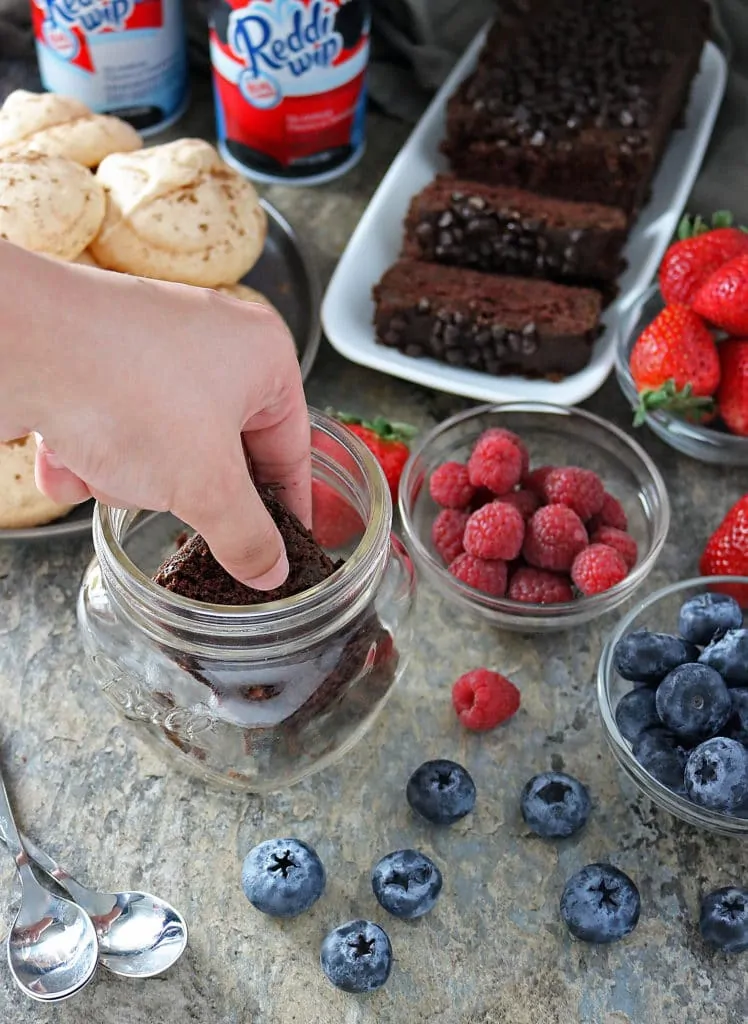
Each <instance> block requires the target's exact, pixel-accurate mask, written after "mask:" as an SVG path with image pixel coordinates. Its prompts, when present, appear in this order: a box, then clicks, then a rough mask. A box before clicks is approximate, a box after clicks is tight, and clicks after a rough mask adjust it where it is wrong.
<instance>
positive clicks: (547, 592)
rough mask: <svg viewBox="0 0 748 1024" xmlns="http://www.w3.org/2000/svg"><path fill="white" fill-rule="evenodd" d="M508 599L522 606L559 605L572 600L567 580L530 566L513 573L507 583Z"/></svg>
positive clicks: (572, 596) (572, 595) (553, 573)
mask: <svg viewBox="0 0 748 1024" xmlns="http://www.w3.org/2000/svg"><path fill="white" fill-rule="evenodd" d="M509 597H510V598H511V599H512V600H513V601H522V602H523V603H524V604H559V603H560V602H561V601H573V600H574V594H573V592H572V589H571V586H570V585H569V581H568V579H566V578H565V577H563V576H558V575H557V574H556V573H555V572H548V571H547V570H545V569H533V568H532V567H531V566H525V567H524V568H522V569H517V571H516V572H515V573H514V575H513V576H512V578H511V580H510V581H509Z"/></svg>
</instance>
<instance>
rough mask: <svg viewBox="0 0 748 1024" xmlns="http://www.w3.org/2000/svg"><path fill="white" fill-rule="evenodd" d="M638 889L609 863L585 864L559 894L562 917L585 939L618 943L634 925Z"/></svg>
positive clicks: (578, 935) (638, 908) (639, 902)
mask: <svg viewBox="0 0 748 1024" xmlns="http://www.w3.org/2000/svg"><path fill="white" fill-rule="evenodd" d="M640 911H641V899H640V897H639V890H638V889H637V888H636V886H635V885H634V883H633V882H632V881H631V879H630V878H629V877H628V875H625V874H624V873H623V871H619V870H618V868H614V867H613V866H612V865H610V864H588V865H587V867H585V868H582V870H581V871H578V872H577V873H576V874H575V875H572V877H571V878H570V879H569V881H568V882H567V883H566V886H565V887H564V891H563V894H562V896H561V917H562V919H563V921H564V923H565V924H566V927H567V928H568V929H569V931H570V932H571V934H572V935H574V936H575V937H576V938H577V939H582V940H583V941H584V942H617V941H618V940H619V939H623V938H624V937H625V936H626V935H629V934H630V933H631V932H632V931H633V930H634V928H636V925H637V922H638V921H639V913H640Z"/></svg>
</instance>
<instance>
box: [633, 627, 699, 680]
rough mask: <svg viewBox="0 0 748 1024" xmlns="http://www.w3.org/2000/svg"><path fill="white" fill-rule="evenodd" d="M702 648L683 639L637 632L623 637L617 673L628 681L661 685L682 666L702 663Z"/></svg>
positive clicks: (663, 634) (645, 630)
mask: <svg viewBox="0 0 748 1024" xmlns="http://www.w3.org/2000/svg"><path fill="white" fill-rule="evenodd" d="M698 658H699V649H698V647H696V646H694V644H690V643H689V642H688V641H687V640H684V639H683V638H682V637H679V636H671V635H670V634H669V633H650V632H649V630H647V629H637V630H636V631H635V632H633V633H627V634H626V635H625V636H622V637H621V639H620V640H619V641H618V643H617V644H616V646H615V650H614V651H613V664H614V665H615V669H616V672H617V673H618V675H619V676H623V678H624V679H629V680H631V681H632V682H640V683H650V684H654V683H659V682H660V681H661V680H663V679H664V678H665V676H666V675H667V674H668V672H672V671H673V669H674V668H677V667H678V665H685V664H686V662H689V661H698Z"/></svg>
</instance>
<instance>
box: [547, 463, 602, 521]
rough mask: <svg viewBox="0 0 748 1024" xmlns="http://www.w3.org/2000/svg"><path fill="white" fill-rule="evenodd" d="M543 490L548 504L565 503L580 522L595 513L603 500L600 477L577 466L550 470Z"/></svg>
mask: <svg viewBox="0 0 748 1024" xmlns="http://www.w3.org/2000/svg"><path fill="white" fill-rule="evenodd" d="M543 492H544V495H545V500H546V501H547V502H548V504H549V505H566V506H567V507H568V508H570V509H571V510H572V511H573V512H576V514H577V515H578V516H579V518H580V519H581V520H582V522H586V521H587V520H588V519H590V518H591V517H592V516H594V515H597V513H598V512H599V511H600V509H601V508H602V507H603V501H604V500H605V488H604V487H603V482H602V480H601V479H600V477H599V476H598V475H597V474H596V473H593V472H592V470H591V469H580V468H579V467H578V466H564V467H562V468H560V469H554V470H552V471H551V472H550V473H549V474H548V475H547V477H546V478H545V486H544V488H543Z"/></svg>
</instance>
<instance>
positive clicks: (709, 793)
mask: <svg viewBox="0 0 748 1024" xmlns="http://www.w3.org/2000/svg"><path fill="white" fill-rule="evenodd" d="M685 779H686V789H687V791H688V795H689V797H690V798H691V800H693V802H694V803H695V804H700V805H701V806H702V807H708V808H709V809H710V810H712V811H721V812H722V813H724V814H736V813H738V811H739V810H740V809H741V807H743V806H744V805H745V803H746V801H748V750H746V749H745V747H744V746H743V744H742V743H738V741H737V740H730V739H725V737H724V736H716V737H715V738H714V739H711V740H707V741H706V742H705V743H702V744H701V745H700V746H698V747H696V749H695V750H692V751H691V754H690V756H689V758H688V761H687V762H686V772H685Z"/></svg>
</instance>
